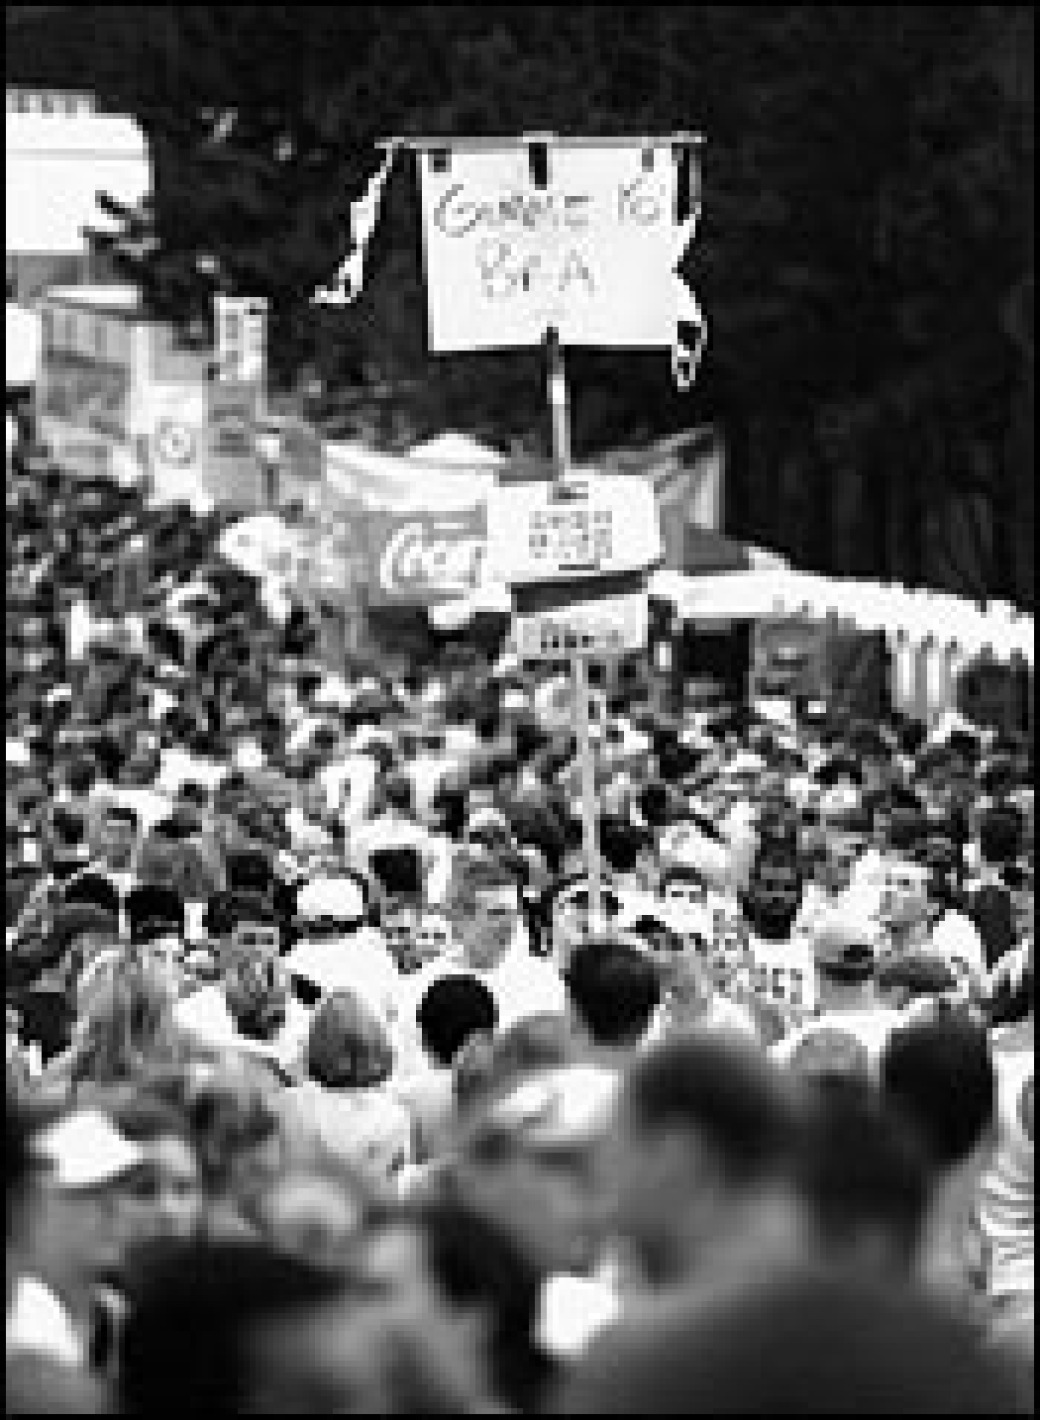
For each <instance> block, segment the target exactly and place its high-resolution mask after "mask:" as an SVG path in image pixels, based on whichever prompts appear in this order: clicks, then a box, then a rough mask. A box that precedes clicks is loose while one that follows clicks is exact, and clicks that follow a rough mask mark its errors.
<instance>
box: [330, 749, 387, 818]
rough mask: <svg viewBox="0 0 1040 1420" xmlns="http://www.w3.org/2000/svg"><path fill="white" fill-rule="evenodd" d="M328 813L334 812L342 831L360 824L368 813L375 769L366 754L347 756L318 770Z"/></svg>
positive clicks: (377, 776) (376, 779)
mask: <svg viewBox="0 0 1040 1420" xmlns="http://www.w3.org/2000/svg"><path fill="white" fill-rule="evenodd" d="M320 778H321V784H322V788H323V789H324V790H325V802H326V803H327V804H328V807H329V811H330V813H338V814H339V815H340V820H341V822H342V824H343V827H344V828H350V827H352V826H353V825H354V824H359V823H363V822H364V821H365V819H367V818H368V815H369V814H370V813H371V811H372V804H373V802H374V798H375V788H376V782H377V781H378V779H379V767H378V765H377V764H376V762H375V760H374V759H373V758H372V756H371V755H369V754H351V755H347V756H346V758H344V759H337V760H336V761H335V762H334V763H332V764H329V765H327V766H326V767H325V768H324V769H323V770H322V771H321V775H320Z"/></svg>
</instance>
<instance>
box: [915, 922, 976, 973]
mask: <svg viewBox="0 0 1040 1420" xmlns="http://www.w3.org/2000/svg"><path fill="white" fill-rule="evenodd" d="M924 949H925V952H926V953H927V955H928V956H935V957H941V959H942V960H943V961H944V962H946V963H947V964H948V965H949V966H951V967H952V968H953V969H954V971H956V973H957V975H958V977H960V976H964V975H969V976H972V977H974V979H975V980H976V981H981V980H982V979H983V978H984V977H985V975H986V953H985V949H984V947H983V945H982V938H981V937H980V936H979V933H978V928H977V927H976V926H975V923H974V922H972V920H971V918H970V917H966V916H965V915H964V913H963V912H955V911H953V910H952V909H951V910H949V911H947V912H944V913H943V915H942V916H941V917H940V918H939V920H938V922H936V923H935V925H934V926H933V928H932V931H931V935H930V936H929V938H928V940H927V942H926V943H925V948H924Z"/></svg>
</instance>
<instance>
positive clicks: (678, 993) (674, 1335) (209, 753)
mask: <svg viewBox="0 0 1040 1420" xmlns="http://www.w3.org/2000/svg"><path fill="white" fill-rule="evenodd" d="M7 494H8V511H7V618H8V620H7V701H6V717H7V790H6V792H7V954H6V967H7V995H6V1005H7V1033H6V1047H7V1048H6V1059H7V1114H6V1119H7V1124H6V1143H7V1149H6V1155H7V1211H6V1218H7V1250H6V1258H7V1269H6V1304H7V1409H8V1412H9V1413H30V1412H36V1413H56V1412H62V1411H69V1412H80V1413H82V1412H89V1411H103V1412H106V1411H107V1412H114V1413H138V1412H139V1413H147V1412H150V1411H152V1410H154V1408H155V1407H162V1408H168V1407H176V1408H179V1409H180V1410H181V1411H182V1413H192V1411H197V1412H198V1413H202V1412H204V1411H224V1412H251V1411H253V1412H255V1411H269V1412H274V1411H295V1412H305V1411H314V1412H320V1411H326V1410H351V1411H358V1412H370V1413H371V1412H373V1411H375V1412H378V1411H398V1412H407V1411H413V1410H414V1411H417V1412H426V1413H430V1412H433V1413H449V1412H456V1411H459V1410H464V1411H466V1410H469V1411H483V1410H490V1411H496V1412H503V1411H505V1412H512V1411H520V1412H528V1411H530V1412H539V1411H546V1412H550V1413H552V1412H555V1413H581V1412H590V1413H594V1412H597V1411H612V1412H617V1413H623V1412H633V1411H646V1412H660V1411H679V1412H682V1411H685V1412H687V1413H700V1412H704V1413H712V1412H717V1411H727V1412H732V1413H736V1412H740V1411H743V1412H745V1413H748V1412H753V1413H764V1414H770V1413H798V1412H802V1413H824V1412H827V1413H831V1412H844V1413H849V1412H853V1411H855V1412H858V1413H896V1412H902V1413H906V1412H915V1413H916V1412H929V1413H941V1412H946V1413H964V1414H983V1413H985V1414H1003V1413H1029V1412H1030V1411H1031V1410H1032V1378H1033V1369H1032V1368H1033V1341H1032V1323H1033V1053H1032V1052H1033V990H1034V987H1033V980H1034V977H1033V796H1032V744H1031V741H1027V740H1026V739H1025V738H1023V737H1018V736H1010V735H1003V734H998V733H996V732H993V731H990V730H985V729H980V728H976V727H971V726H967V725H965V724H963V723H961V724H957V725H953V726H946V727H940V728H939V730H938V731H937V732H934V733H933V732H930V731H929V729H928V728H926V727H923V726H920V725H916V724H913V723H910V722H906V721H900V720H899V719H898V718H897V717H890V718H889V719H887V720H886V721H884V722H880V723H869V724H868V723H864V722H862V721H859V720H855V719H850V718H849V717H848V716H845V715H842V714H840V713H837V712H836V711H834V710H833V709H831V708H829V707H828V706H826V705H824V704H819V703H809V702H806V701H804V700H802V701H799V702H798V703H797V705H793V706H792V712H791V715H790V717H789V718H788V720H787V721H786V722H780V721H777V720H775V719H769V720H767V719H765V718H763V717H762V716H761V715H759V714H757V713H755V710H754V708H753V707H752V708H749V707H747V706H732V707H730V708H728V709H726V710H717V711H716V712H715V713H714V714H713V715H711V716H701V717H698V716H692V715H690V716H686V717H669V716H667V715H665V714H663V713H658V712H655V711H653V710H651V709H650V708H649V707H648V706H647V705H645V704H642V705H641V704H640V703H639V702H638V699H636V698H634V697H632V696H630V697H629V698H628V699H627V700H626V701H625V702H623V703H622V702H620V701H619V702H618V703H615V704H613V705H612V706H611V707H610V711H611V713H610V714H609V715H608V717H607V718H606V719H605V721H603V722H601V723H600V724H599V725H598V728H597V732H596V738H595V754H596V764H597V791H598V800H597V807H598V810H599V819H598V841H599V850H600V854H601V859H602V868H603V882H602V894H601V898H602V900H601V902H600V904H599V907H600V910H599V911H598V912H597V911H594V908H595V906H596V904H595V902H594V901H593V900H591V899H590V884H589V882H588V878H587V874H586V860H585V856H584V851H583V834H582V824H581V814H580V788H581V775H580V772H579V770H580V766H579V765H578V763H577V758H576V745H575V738H574V735H573V733H572V732H571V731H570V729H569V728H568V726H567V724H566V715H565V714H564V715H563V716H562V718H561V713H560V705H561V704H565V701H563V700H562V699H561V694H562V692H561V687H560V686H559V685H557V684H555V683H554V682H553V681H551V680H549V679H548V678H547V677H542V678H541V679H538V678H536V677H533V676H531V675H529V674H526V673H525V671H524V668H523V667H521V666H519V665H518V664H517V663H516V662H515V661H513V660H511V659H510V658H509V657H507V656H500V657H499V658H498V659H497V660H494V659H484V660H481V659H480V658H475V659H473V660H471V661H470V662H469V663H465V662H464V661H463V659H462V658H461V657H459V656H453V657H447V656H445V657H442V658H441V660H440V661H439V662H438V661H436V660H433V661H431V662H430V663H428V664H424V665H422V666H419V665H416V666H415V668H414V669H413V671H412V672H411V673H410V674H409V675H407V676H405V677H402V678H401V679H399V680H392V679H391V678H389V677H388V676H386V675H385V674H384V675H381V674H380V668H379V666H378V664H376V665H375V666H369V667H367V668H366V667H360V666H359V667H356V668H353V669H348V670H347V671H346V672H344V673H340V672H339V671H337V672H336V673H333V672H332V671H331V670H330V669H329V668H328V667H327V666H325V665H324V664H322V662H321V659H320V657H319V656H318V649H319V644H320V629H319V628H318V626H317V625H316V624H315V622H314V619H313V616H312V615H311V614H310V613H309V612H308V610H307V609H306V608H305V607H304V606H302V605H300V604H296V603H294V601H293V599H292V597H291V596H286V595H285V594H284V591H281V592H279V593H278V594H276V595H275V594H272V592H271V589H270V588H264V587H262V586H261V585H260V584H258V583H257V582H256V581H254V580H253V579H251V578H249V577H247V576H245V575H244V574H241V573H238V572H236V571H235V570H234V569H232V568H230V567H229V566H227V565H226V564H224V563H222V561H221V559H220V558H219V556H218V555H217V553H216V551H215V548H216V545H217V541H218V538H219V533H220V531H221V529H222V527H223V520H222V519H221V518H220V517H219V516H216V515H214V516H212V517H209V518H198V517H195V516H193V515H192V513H191V511H190V510H189V509H188V508H187V507H185V506H175V507H172V508H158V509H157V508H151V507H148V506H147V505H146V503H145V500H144V499H143V498H142V496H141V495H140V494H139V493H138V492H136V491H134V490H123V489H120V488H118V487H117V486H116V485H114V484H107V483H104V482H101V481H96V480H83V479H81V480H72V479H67V478H65V477H63V476H62V475H60V474H59V473H57V472H56V471H55V470H53V469H50V468H48V467H46V466H45V465H43V466H41V464H40V462H39V460H38V458H35V459H29V458H28V456H27V455H26V454H25V453H24V450H21V449H19V450H16V451H15V454H14V457H13V461H9V465H8V478H7ZM135 539H136V540H137V541H136V542H135ZM131 545H133V546H135V547H136V549H137V553H136V554H135V556H137V563H136V564H135V565H136V571H135V570H134V568H133V567H131V568H130V570H129V571H128V570H126V566H127V562H128V552H127V549H128V548H129V547H131ZM141 549H143V557H142V556H141V555H140V553H141ZM135 578H136V580H135ZM76 601H80V602H87V601H89V602H91V604H92V608H93V610H92V616H93V618H94V621H95V623H100V622H102V621H107V622H109V623H110V625H109V628H108V631H107V633H106V634H105V635H104V636H101V635H100V634H97V635H96V638H95V641H94V642H93V643H92V644H90V645H88V646H86V648H85V649H84V648H83V647H82V646H79V647H76V646H74V645H72V642H73V640H74V639H75V638H74V636H73V635H72V633H71V631H70V627H71V626H72V625H73V623H74V621H75V615H76V613H75V611H74V608H73V605H72V604H73V603H74V602H76Z"/></svg>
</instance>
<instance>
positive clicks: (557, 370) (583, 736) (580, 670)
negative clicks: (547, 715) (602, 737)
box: [545, 328, 603, 932]
mask: <svg viewBox="0 0 1040 1420" xmlns="http://www.w3.org/2000/svg"><path fill="white" fill-rule="evenodd" d="M545 350H546V360H547V366H548V385H549V389H548V394H549V411H550V414H551V416H552V461H553V469H554V471H555V475H556V477H557V478H563V477H565V476H566V473H567V469H568V468H569V466H570V457H571V455H570V423H569V402H568V398H567V376H566V370H565V368H564V363H563V349H562V347H561V345H560V337H559V333H558V332H557V331H556V330H554V329H552V328H550V329H549V330H548V331H547V332H546V336H545ZM571 678H572V682H573V686H574V716H575V726H574V727H575V731H576V733H577V739H578V763H579V765H580V767H581V820H582V836H583V839H584V844H585V863H586V868H587V871H588V876H589V919H590V922H591V924H592V930H593V931H594V932H599V931H601V930H602V927H603V892H602V886H601V875H600V862H599V832H598V825H597V818H596V766H595V762H594V760H593V757H592V736H591V733H590V727H589V676H588V667H587V665H586V664H585V659H584V657H583V656H582V655H581V653H580V652H576V653H575V655H574V656H573V658H572V660H571Z"/></svg>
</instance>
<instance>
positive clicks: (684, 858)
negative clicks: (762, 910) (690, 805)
mask: <svg viewBox="0 0 1040 1420" xmlns="http://www.w3.org/2000/svg"><path fill="white" fill-rule="evenodd" d="M661 862H662V865H663V866H664V867H665V868H666V869H667V868H669V867H683V868H690V869H692V870H693V871H694V872H695V873H697V874H698V875H699V876H700V877H702V878H703V879H704V880H705V882H707V883H710V884H711V885H712V886H713V887H718V888H722V887H725V886H726V885H727V884H728V882H729V877H730V866H731V865H730V857H729V852H728V851H727V848H726V845H725V844H724V843H718V842H716V841H715V839H713V838H709V837H708V836H707V834H705V833H702V832H701V831H700V829H699V828H698V827H697V826H696V825H695V824H692V823H681V824H676V825H675V826H674V827H673V828H670V829H668V830H666V831H665V833H664V834H663V835H662V837H661Z"/></svg>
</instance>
